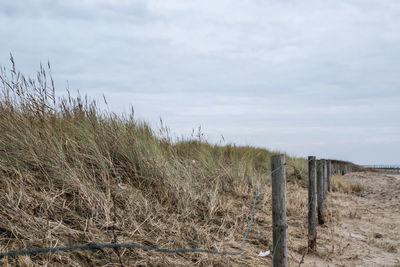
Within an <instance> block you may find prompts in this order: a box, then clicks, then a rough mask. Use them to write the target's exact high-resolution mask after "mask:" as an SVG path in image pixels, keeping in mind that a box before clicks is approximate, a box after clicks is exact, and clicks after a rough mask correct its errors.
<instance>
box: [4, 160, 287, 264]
mask: <svg viewBox="0 0 400 267" xmlns="http://www.w3.org/2000/svg"><path fill="white" fill-rule="evenodd" d="M285 165H286V164H282V165H281V166H279V167H278V168H276V169H275V170H272V171H271V172H270V174H269V175H268V176H267V177H266V178H265V180H264V182H263V183H262V185H261V186H260V187H259V188H258V190H257V191H256V194H255V196H254V200H253V205H252V207H251V211H250V214H249V217H250V222H249V225H248V226H247V228H246V231H245V233H244V235H243V239H242V242H241V245H240V248H239V251H217V250H209V249H201V248H178V249H166V248H159V247H156V246H147V245H141V244H136V243H100V244H95V243H89V244H85V245H74V246H65V247H47V248H33V249H26V250H14V251H7V252H2V253H0V259H1V258H4V257H7V256H11V257H15V256H21V255H32V254H39V253H54V252H58V251H73V250H95V249H103V248H138V249H145V250H154V251H158V252H162V253H190V252H192V253H207V254H214V255H239V254H241V253H243V250H244V245H245V243H246V240H247V237H248V235H249V232H250V229H251V227H252V225H253V220H254V217H253V215H254V212H255V207H256V203H257V199H258V196H259V194H260V193H261V191H262V189H263V188H264V187H265V185H266V184H267V182H268V179H269V178H271V176H272V174H274V173H275V172H277V171H278V170H280V169H281V168H282V167H284V166H285Z"/></svg>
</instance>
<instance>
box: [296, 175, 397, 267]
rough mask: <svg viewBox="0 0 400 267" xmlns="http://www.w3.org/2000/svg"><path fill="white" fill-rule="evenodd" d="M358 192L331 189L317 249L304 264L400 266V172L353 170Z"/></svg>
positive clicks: (352, 178) (351, 178)
mask: <svg viewBox="0 0 400 267" xmlns="http://www.w3.org/2000/svg"><path fill="white" fill-rule="evenodd" d="M344 178H345V179H346V180H349V181H355V182H359V183H361V184H362V185H363V186H364V191H363V192H361V193H357V194H344V193H337V192H331V193H329V195H328V196H327V199H326V208H327V217H328V222H327V223H326V225H325V226H322V227H319V228H318V241H317V242H318V244H317V252H316V253H314V254H310V253H309V254H307V255H306V256H305V259H304V263H303V264H302V265H301V266H400V196H399V195H400V174H385V173H351V174H347V175H346V176H345V177H344Z"/></svg>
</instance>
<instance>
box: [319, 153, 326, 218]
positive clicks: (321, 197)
mask: <svg viewBox="0 0 400 267" xmlns="http://www.w3.org/2000/svg"><path fill="white" fill-rule="evenodd" d="M323 174H324V171H323V163H322V160H318V164H317V202H318V209H317V210H318V212H317V213H318V223H319V224H324V222H325V219H324V175H323Z"/></svg>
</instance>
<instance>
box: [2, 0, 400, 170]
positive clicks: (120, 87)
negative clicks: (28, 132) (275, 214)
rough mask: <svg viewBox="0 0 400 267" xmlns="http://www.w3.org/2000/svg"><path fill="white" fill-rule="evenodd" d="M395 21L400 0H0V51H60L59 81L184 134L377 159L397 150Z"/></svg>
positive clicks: (33, 55) (30, 63)
mask: <svg viewBox="0 0 400 267" xmlns="http://www.w3.org/2000/svg"><path fill="white" fill-rule="evenodd" d="M399 28H400V2H399V1H397V0H386V1H379V2H378V1H373V0H363V1H356V0H335V1H334V0H324V1H322V0H312V1H308V2H304V1H301V0H287V1H281V0H279V1H278V0H269V1H261V0H252V1H233V0H221V1H208V0H207V1H206V0H192V1H183V0H180V1H179V0H167V1H160V0H147V1H144V0H137V1H105V0H101V1H76V0H73V1H44V0H42V1H40V0H36V1H24V2H18V1H5V0H0V36H1V38H0V48H1V51H3V53H2V54H0V64H2V65H6V66H8V52H12V53H13V54H14V57H15V59H16V62H17V66H19V67H20V68H21V69H22V70H23V71H24V72H27V73H31V74H32V73H33V72H34V71H35V70H36V69H37V66H38V64H39V62H44V61H47V60H50V61H51V63H52V66H53V72H54V76H55V77H56V82H57V85H58V88H60V89H61V90H62V89H63V87H64V84H65V83H66V81H67V80H68V81H69V84H70V87H71V89H80V90H81V92H83V93H88V94H90V95H92V96H94V97H99V96H101V94H102V93H104V94H105V95H106V96H108V99H109V103H110V107H111V108H112V109H113V110H115V111H117V112H120V111H123V110H129V105H130V104H132V105H133V106H134V107H135V109H136V114H137V116H139V117H141V118H145V119H148V120H150V121H151V122H152V123H153V124H156V123H157V121H158V118H159V117H160V116H162V117H163V118H164V120H165V122H166V123H167V124H168V125H170V126H171V128H172V130H176V131H177V132H178V133H189V132H190V130H191V129H192V128H194V127H196V126H198V125H200V124H201V125H202V126H203V129H205V130H206V131H207V134H208V136H209V137H210V139H211V140H213V141H216V142H217V141H218V140H219V138H220V134H224V136H226V137H227V136H229V140H231V141H234V142H238V143H243V144H244V143H246V144H247V143H248V144H252V145H258V146H265V147H273V148H274V149H279V148H280V149H284V150H286V151H288V152H291V153H296V154H304V153H305V154H307V151H310V153H311V152H314V153H315V154H317V153H316V152H318V151H321V150H323V151H324V153H325V154H324V155H326V157H331V156H330V155H332V157H340V158H342V159H346V158H347V159H351V160H355V161H357V160H360V161H364V162H366V163H378V161H384V160H387V161H389V159H391V158H394V157H396V155H397V151H398V150H399V149H400V142H399V140H398V138H396V136H399V135H400V131H399V127H400V121H399V120H398V118H397V116H398V115H397V114H399V112H400V108H399V105H398V103H399V100H400V90H399V89H398V85H399V84H400V76H399V75H398V73H399V72H400V63H399V62H400V49H399V47H400V35H399V34H398V29H399ZM325 140H329V142H328V141H325ZM352 144H353V147H354V149H353V150H354V151H353V150H352V152H351V153H350V154H349V153H348V147H351V146H352ZM377 144H380V145H381V146H382V148H377V147H375V146H374V145H377ZM369 147H373V148H374V149H375V150H377V151H381V152H380V153H381V154H378V153H375V152H374V151H372V150H369V149H368V148H369ZM383 148H386V150H387V151H386V152H385V153H383V152H382V151H383ZM321 153H322V152H321ZM382 157H386V158H384V159H382Z"/></svg>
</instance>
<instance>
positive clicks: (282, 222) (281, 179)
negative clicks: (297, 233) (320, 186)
mask: <svg viewBox="0 0 400 267" xmlns="http://www.w3.org/2000/svg"><path fill="white" fill-rule="evenodd" d="M285 163H286V162H285V155H284V154H280V155H275V156H272V158H271V170H272V171H273V173H272V225H273V248H274V251H273V253H274V254H273V255H274V256H273V258H272V262H273V266H278V267H281V266H283V267H287V239H286V228H287V225H286V170H285V166H284V165H285ZM278 168H279V170H277V171H274V170H276V169H278Z"/></svg>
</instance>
